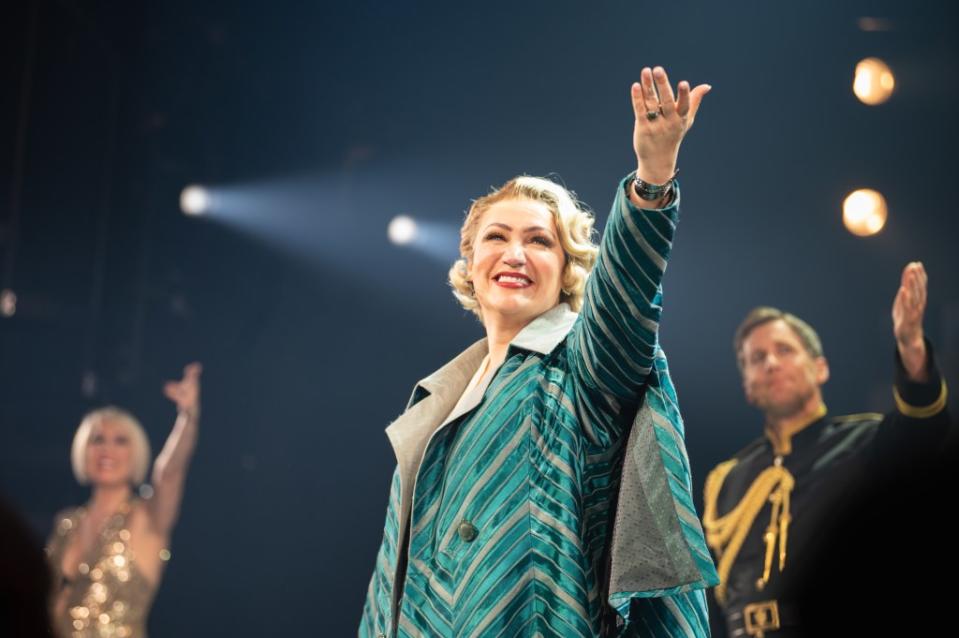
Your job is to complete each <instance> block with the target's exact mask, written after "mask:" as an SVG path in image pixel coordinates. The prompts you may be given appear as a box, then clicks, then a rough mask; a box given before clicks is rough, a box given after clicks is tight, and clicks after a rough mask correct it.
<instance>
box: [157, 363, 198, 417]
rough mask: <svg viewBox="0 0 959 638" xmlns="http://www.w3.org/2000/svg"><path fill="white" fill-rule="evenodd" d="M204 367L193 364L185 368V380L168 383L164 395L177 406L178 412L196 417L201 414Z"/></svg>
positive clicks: (164, 388)
mask: <svg viewBox="0 0 959 638" xmlns="http://www.w3.org/2000/svg"><path fill="white" fill-rule="evenodd" d="M202 372H203V366H202V365H201V364H199V363H197V362H193V363H191V364H189V365H188V366H186V367H185V368H183V379H181V380H180V381H167V382H166V384H165V385H164V386H163V394H164V395H166V397H167V398H168V399H170V400H171V401H173V402H174V403H175V404H176V407H177V411H178V412H180V413H186V414H188V415H190V416H192V417H196V416H197V415H198V414H199V412H200V374H201V373H202Z"/></svg>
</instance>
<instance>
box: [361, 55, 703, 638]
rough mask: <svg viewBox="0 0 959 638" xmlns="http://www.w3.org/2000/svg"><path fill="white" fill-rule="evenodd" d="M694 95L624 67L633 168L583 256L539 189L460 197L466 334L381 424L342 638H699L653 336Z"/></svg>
mask: <svg viewBox="0 0 959 638" xmlns="http://www.w3.org/2000/svg"><path fill="white" fill-rule="evenodd" d="M709 89H710V87H709V86H708V85H701V86H698V87H696V88H695V89H690V86H689V84H688V83H687V82H681V83H680V84H679V87H678V97H674V94H673V90H672V87H671V86H670V84H669V80H668V78H667V76H666V72H665V71H664V70H663V69H662V68H661V67H656V68H655V69H649V68H645V69H643V71H642V73H641V82H638V83H634V84H633V86H632V88H631V92H632V103H633V110H634V115H635V125H634V134H633V147H634V150H635V152H636V158H637V161H638V167H637V170H636V172H635V174H631V175H629V176H628V177H627V178H625V179H624V180H623V181H622V182H621V183H620V185H619V188H618V190H617V191H616V197H615V201H614V203H613V207H612V212H611V213H610V217H609V221H608V223H607V226H606V230H605V233H604V236H603V239H602V243H601V245H600V246H598V247H597V246H595V245H594V244H593V243H592V232H593V217H592V215H591V214H590V213H589V212H588V211H587V210H585V209H584V208H583V207H582V206H580V204H579V203H578V202H577V201H576V199H575V197H573V196H572V194H571V193H569V192H568V191H567V190H566V189H565V188H563V187H561V186H559V185H557V184H555V183H553V182H550V181H548V180H544V179H539V178H533V177H517V178H514V179H512V180H510V181H509V182H507V183H506V184H505V185H503V186H502V187H501V188H500V189H498V190H496V191H495V192H493V193H491V194H490V195H487V196H485V197H482V198H480V199H478V200H476V201H475V202H474V203H473V205H472V207H471V208H470V210H469V212H468V213H467V216H466V220H465V222H464V224H463V227H462V231H461V243H460V251H461V255H462V259H460V260H459V261H457V262H456V263H455V264H454V265H453V268H452V269H451V270H450V283H451V285H452V287H453V290H454V294H455V296H456V298H457V299H458V300H459V301H460V302H461V303H462V304H463V306H464V307H465V308H467V309H469V310H471V311H473V312H474V313H476V315H477V316H478V317H479V319H480V321H481V322H482V324H483V327H484V328H485V330H486V338H485V339H483V340H481V341H479V342H477V343H476V344H474V345H473V346H472V347H470V348H468V349H467V350H466V351H464V352H463V353H462V354H460V355H459V356H457V357H456V358H455V359H453V360H452V361H451V362H449V363H448V364H447V365H445V366H443V367H442V368H440V369H439V370H438V371H436V372H435V373H433V374H431V375H430V376H428V377H426V378H425V379H423V380H422V381H420V383H419V384H418V385H417V386H416V388H415V389H414V391H413V396H412V398H411V399H410V402H409V405H408V406H407V409H406V411H405V412H404V413H403V414H402V415H401V416H400V417H399V418H398V419H397V420H396V421H395V422H393V423H392V424H391V425H390V426H389V427H388V428H387V435H388V437H389V439H390V442H391V443H392V445H393V448H394V451H395V453H396V457H397V468H396V471H395V473H394V475H393V480H392V487H391V493H390V500H389V505H388V509H387V515H386V524H385V530H384V531H385V533H384V538H383V543H382V545H381V548H380V551H379V555H378V557H377V561H376V566H375V569H374V573H373V577H372V579H371V581H370V586H369V589H368V593H367V599H366V605H365V607H364V610H363V616H362V619H361V624H360V629H359V634H360V636H362V637H364V638H365V637H371V638H372V637H374V636H377V637H386V636H389V637H391V638H392V637H393V636H449V637H452V636H457V637H464V638H465V637H470V636H509V637H510V638H513V637H517V636H530V637H532V636H596V635H636V634H638V633H642V634H643V635H655V636H688V635H708V621H707V618H706V605H705V598H704V595H703V589H704V588H705V587H707V586H709V585H711V584H715V580H716V578H715V569H714V567H713V564H712V562H711V560H710V558H709V554H708V551H707V550H706V545H705V541H704V539H703V535H702V529H701V528H700V527H699V523H698V520H697V519H698V517H697V515H696V512H695V509H694V507H693V502H692V498H691V496H690V480H689V467H688V461H687V459H686V452H685V448H684V444H683V429H682V421H681V419H680V416H679V411H678V407H677V405H676V395H675V391H674V390H673V386H672V382H671V381H670V379H669V374H668V370H667V367H666V359H665V356H664V355H663V353H662V350H661V349H660V348H659V344H658V324H659V318H660V313H661V310H662V308H661V306H660V303H661V300H662V295H661V287H660V281H661V279H662V276H663V271H664V269H665V267H666V260H667V258H668V255H669V252H670V248H671V244H672V238H673V233H674V231H675V228H676V223H677V221H678V217H677V209H678V203H679V192H678V187H677V185H676V182H675V180H674V178H675V174H676V159H677V155H678V151H679V146H680V143H681V141H682V139H683V136H684V135H685V134H686V132H687V131H688V130H689V127H690V126H691V125H692V123H693V119H694V117H695V115H696V111H697V109H698V108H699V105H700V102H701V100H702V98H703V96H704V95H705V94H706V93H707V92H708V91H709ZM617 501H618V506H617Z"/></svg>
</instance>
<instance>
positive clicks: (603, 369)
mask: <svg viewBox="0 0 959 638" xmlns="http://www.w3.org/2000/svg"><path fill="white" fill-rule="evenodd" d="M631 179H632V175H630V176H627V177H626V178H625V179H624V180H623V181H622V182H620V185H619V188H618V189H617V191H616V198H615V200H614V202H613V207H612V210H611V212H610V215H609V219H608V221H607V223H606V229H605V232H604V233H603V239H602V242H601V243H600V249H599V256H598V258H597V261H596V266H595V267H594V268H593V271H592V273H591V274H590V277H589V281H588V282H587V284H586V293H585V298H584V300H583V307H582V310H581V311H580V317H579V319H578V320H577V323H576V325H575V326H573V329H572V330H571V331H570V335H569V337H568V341H567V347H568V352H569V357H570V370H571V372H572V374H573V375H574V379H575V380H576V385H577V392H576V410H577V416H578V417H579V420H580V423H581V425H582V428H583V430H584V433H585V435H586V436H587V437H588V438H589V439H590V440H591V441H592V442H593V443H594V444H596V445H599V446H601V447H609V446H611V445H614V444H615V443H616V442H617V441H618V440H619V438H620V437H621V436H622V434H623V432H624V431H625V429H626V427H627V426H628V425H629V420H628V418H624V417H625V416H627V415H631V414H632V413H634V412H635V410H636V408H637V406H638V405H639V404H640V402H641V401H642V395H643V388H644V386H645V384H646V381H647V378H648V377H649V374H650V371H651V370H652V368H653V358H654V356H655V352H656V348H657V340H658V331H659V318H660V315H661V314H662V306H661V302H662V288H661V286H660V282H661V281H662V278H663V273H664V272H665V270H666V262H667V259H668V258H669V253H670V250H671V248H672V243H673V235H674V234H675V232H676V224H677V221H678V219H679V191H678V187H677V190H676V191H675V197H674V199H673V202H672V203H671V204H670V205H669V206H668V207H666V208H663V209H656V210H645V209H639V208H636V207H635V206H633V204H632V202H630V200H629V198H628V197H627V196H626V190H625V189H626V188H627V186H628V184H629V183H630V181H631Z"/></svg>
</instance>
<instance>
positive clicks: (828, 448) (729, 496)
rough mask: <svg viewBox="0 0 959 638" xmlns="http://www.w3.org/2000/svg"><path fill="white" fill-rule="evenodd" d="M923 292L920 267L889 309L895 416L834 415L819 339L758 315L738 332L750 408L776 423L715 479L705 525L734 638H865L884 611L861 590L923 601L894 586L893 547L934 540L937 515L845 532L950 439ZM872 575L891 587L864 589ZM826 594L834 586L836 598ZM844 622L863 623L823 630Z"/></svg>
mask: <svg viewBox="0 0 959 638" xmlns="http://www.w3.org/2000/svg"><path fill="white" fill-rule="evenodd" d="M926 281H927V279H926V273H925V270H924V269H923V267H922V264H920V263H918V262H914V263H911V264H909V265H907V266H906V268H905V269H904V270H903V273H902V282H901V285H900V288H899V291H898V293H897V294H896V298H895V301H894V302H893V309H892V318H893V333H894V335H895V339H896V377H895V386H894V388H893V395H894V397H895V402H896V410H895V411H893V412H890V413H889V414H887V415H885V416H883V415H880V414H854V415H849V416H833V415H830V414H828V413H827V411H826V406H825V404H824V403H823V399H822V391H821V387H822V385H823V384H824V383H825V382H826V381H827V379H828V378H829V366H828V364H827V362H826V359H825V357H824V356H823V352H822V345H821V343H820V340H819V336H818V335H817V334H816V332H815V331H814V330H813V329H812V327H810V326H809V325H808V324H807V323H806V322H804V321H802V320H801V319H799V318H798V317H795V316H794V315H790V314H788V313H784V312H782V311H780V310H777V309H775V308H768V307H764V308H756V309H755V310H753V311H752V312H750V313H749V315H748V316H747V317H746V319H745V320H744V321H743V323H742V324H741V325H740V327H739V329H738V330H737V332H736V337H735V341H734V346H735V349H736V355H737V359H738V362H739V367H740V370H741V372H742V377H743V388H744V390H745V393H746V399H747V400H748V401H749V403H750V404H752V405H754V406H756V407H757V408H758V409H759V410H760V411H762V413H763V415H764V416H765V424H764V427H765V431H764V434H763V436H761V437H759V438H758V439H756V440H755V441H753V442H752V443H751V444H749V445H748V446H747V447H745V448H744V449H743V450H741V451H740V452H739V453H737V454H736V455H735V456H734V457H733V458H732V459H730V460H728V461H726V462H724V463H720V464H719V465H718V466H717V467H716V468H715V469H714V470H713V471H712V472H711V473H710V475H709V477H708V478H707V479H706V488H705V512H704V516H703V522H704V526H705V529H706V538H707V542H708V543H709V545H710V548H711V549H712V550H713V552H714V554H715V556H716V561H717V565H718V568H719V576H720V581H721V582H720V584H719V586H717V587H716V589H715V591H714V594H715V600H716V602H718V604H719V606H720V607H721V609H722V613H723V616H724V617H725V625H726V628H727V631H728V634H729V636H730V637H731V638H740V637H742V636H754V637H760V638H763V637H765V638H772V637H774V636H775V637H783V636H806V635H827V634H836V635H838V634H840V633H841V632H845V631H847V630H851V631H852V632H853V633H849V634H844V635H867V634H866V633H864V632H863V631H861V630H862V629H863V628H864V626H865V625H864V624H863V622H862V619H863V617H864V615H865V614H874V613H882V610H881V609H879V610H877V609H868V608H864V607H863V604H864V603H863V601H861V600H860V598H862V596H864V595H866V594H864V592H868V591H870V587H873V586H877V587H882V588H883V589H881V594H880V595H879V596H878V597H877V598H876V599H875V603H874V605H875V606H876V607H880V608H881V607H882V601H883V600H888V599H889V597H890V596H893V597H896V596H902V595H910V596H915V594H916V589H915V588H916V587H922V583H917V582H914V581H913V582H900V581H901V580H902V578H903V577H907V578H911V577H912V576H914V575H915V574H893V573H891V572H890V573H888V574H885V573H884V572H882V565H883V562H884V561H885V560H886V557H887V556H888V555H889V553H891V552H892V551H893V548H894V547H896V546H899V545H901V544H903V543H905V544H907V545H908V544H909V543H914V542H921V541H920V540H919V539H921V538H923V537H928V532H929V531H930V530H934V529H935V528H936V525H935V523H934V521H935V520H936V518H937V517H934V516H932V515H931V514H929V515H927V517H926V518H925V520H915V521H912V520H909V519H908V518H907V519H906V520H905V524H904V525H902V526H899V527H896V528H895V529H893V527H892V526H888V525H887V526H883V525H881V524H880V525H877V526H876V527H875V528H870V529H867V530H863V529H860V527H861V526H858V525H856V526H854V527H855V529H856V532H855V534H854V537H850V535H849V534H846V535H842V534H839V533H838V532H837V530H836V528H835V522H836V521H839V520H846V519H844V518H843V517H842V516H841V514H842V513H843V512H844V511H846V512H850V511H854V510H852V509H851V505H852V504H854V503H863V502H865V501H864V499H866V498H868V497H869V495H870V492H869V491H868V490H870V489H874V488H875V487H876V486H877V485H879V484H880V482H881V481H882V480H883V479H885V478H888V477H891V476H911V474H909V475H907V474H904V473H902V471H903V470H905V469H907V468H915V467H917V464H919V467H929V466H930V465H932V464H933V456H932V455H933V453H934V452H935V451H936V450H937V449H938V448H939V446H940V444H941V442H942V441H943V439H944V436H945V434H946V430H947V429H948V426H949V417H948V414H947V411H946V386H945V383H944V381H943V380H942V379H941V377H940V376H939V371H938V369H937V368H936V365H935V361H934V359H933V355H932V348H931V345H930V344H929V342H928V341H927V340H926V339H925V337H924V335H923V328H922V318H923V313H924V311H925V307H926V287H927V286H926ZM882 484H883V485H886V483H882ZM879 500H882V499H881V498H880V499H879ZM869 502H872V501H871V500H870V501H869ZM943 506H944V504H940V508H941V507H943ZM859 511H860V512H861V510H859ZM905 513H906V512H905V511H903V510H898V511H888V512H883V514H884V515H885V517H886V518H885V519H884V520H888V521H891V520H900V521H902V520H903V519H902V517H903V515H904V514H905ZM917 518H918V517H917ZM842 529H844V530H848V529H852V528H850V526H849V525H844V526H843V528H842ZM913 529H915V530H916V531H917V532H922V533H923V534H922V535H920V534H918V533H917V534H916V535H915V539H912V538H901V537H898V536H901V535H902V534H904V533H905V534H907V535H909V536H910V537H911V536H912V534H909V532H910V531H911V530H913ZM890 534H895V535H897V537H896V538H893V537H891V536H890ZM837 543H838V545H837ZM877 549H878V550H879V551H876V550H877ZM915 557H916V559H917V560H920V561H928V560H930V558H931V556H930V555H929V554H918V553H917V554H916V556H915ZM866 565H876V566H878V568H879V569H877V570H876V571H877V573H883V574H884V575H889V576H890V577H891V578H889V579H884V580H885V582H883V583H881V584H880V583H865V582H862V581H863V576H864V574H863V569H862V568H863V567H864V566H866ZM951 576H952V574H951V573H950V574H948V575H947V576H946V578H951ZM824 584H830V585H833V587H832V588H831V590H830V591H831V593H830V594H829V596H827V595H826V590H825V589H823V586H824ZM925 584H926V585H929V584H930V583H925ZM853 593H854V594H855V596H851V594H853ZM837 597H838V599H837ZM827 598H828V600H827ZM852 598H856V602H855V603H853V602H851V601H852ZM920 600H921V597H920V598H919V600H915V601H914V603H912V604H910V605H909V606H908V607H907V613H908V614H910V615H922V614H928V613H929V610H924V609H923V605H922V604H921V603H920V602H919V601H920ZM867 602H868V601H867ZM824 605H825V607H824ZM912 605H915V607H913V606H912ZM908 609H912V611H911V612H909V611H908ZM824 610H825V611H824ZM835 614H839V617H840V618H844V617H848V618H852V619H853V621H852V622H851V623H850V624H849V625H848V627H846V626H844V628H843V629H842V630H840V629H839V627H840V624H841V623H839V624H835V625H832V626H824V625H823V622H825V621H824V618H827V617H832V616H833V615H835ZM837 622H838V621H837ZM814 626H815V629H813V627H814ZM830 627H831V628H833V629H835V631H831V630H830Z"/></svg>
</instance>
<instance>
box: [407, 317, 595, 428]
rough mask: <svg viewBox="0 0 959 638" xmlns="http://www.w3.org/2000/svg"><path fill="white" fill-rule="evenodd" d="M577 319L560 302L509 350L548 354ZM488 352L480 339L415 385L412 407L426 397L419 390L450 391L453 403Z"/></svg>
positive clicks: (515, 340)
mask: <svg viewBox="0 0 959 638" xmlns="http://www.w3.org/2000/svg"><path fill="white" fill-rule="evenodd" d="M577 317H579V315H578V314H577V313H575V312H573V311H572V310H570V308H569V304H566V303H561V304H558V305H556V306H553V307H552V308H551V309H549V310H547V311H546V312H544V313H543V314H541V315H540V316H538V317H537V318H536V319H534V320H533V321H531V322H530V323H529V325H527V326H526V327H525V328H523V329H522V330H521V331H520V332H519V334H517V335H516V336H515V337H513V340H512V341H511V342H510V347H515V348H520V349H522V350H528V351H530V352H538V353H539V354H542V355H547V354H549V353H550V352H552V351H553V350H555V349H556V346H558V345H559V344H560V343H561V342H562V341H563V339H565V338H566V335H567V334H569V331H570V330H571V329H572V327H573V324H574V323H576V318H577ZM487 352H489V345H488V343H487V341H486V339H481V340H480V341H477V342H476V343H474V344H473V345H471V346H470V347H469V348H467V349H466V350H464V351H463V352H462V353H460V354H459V356H457V357H456V358H455V359H453V360H452V361H450V362H449V363H447V364H446V365H444V366H443V367H442V368H440V369H439V370H437V371H436V372H434V373H433V374H431V375H429V376H428V377H426V378H424V379H421V380H420V382H419V383H417V384H416V386H417V387H416V390H414V392H413V397H412V398H411V405H412V404H414V403H416V402H417V401H418V400H419V399H422V398H424V397H425V396H426V394H424V393H423V392H422V390H425V391H426V393H428V394H430V395H433V394H437V393H446V392H450V391H452V394H454V395H455V396H454V397H453V399H454V402H455V401H456V400H459V397H460V395H462V394H463V390H464V389H465V388H466V384H468V383H469V381H470V379H471V378H472V377H473V373H475V372H476V369H477V368H478V367H479V364H480V362H481V361H482V360H483V357H485V356H486V353H487ZM450 409H452V406H450Z"/></svg>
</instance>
